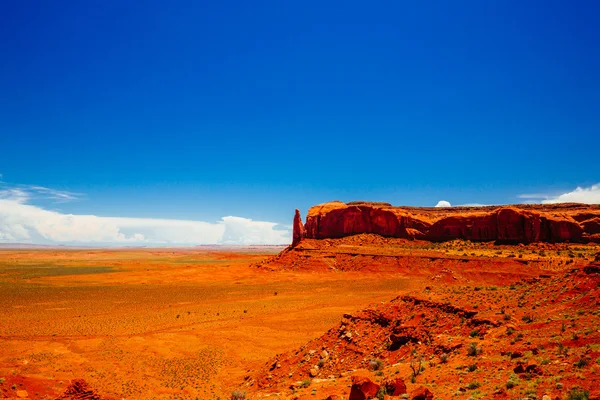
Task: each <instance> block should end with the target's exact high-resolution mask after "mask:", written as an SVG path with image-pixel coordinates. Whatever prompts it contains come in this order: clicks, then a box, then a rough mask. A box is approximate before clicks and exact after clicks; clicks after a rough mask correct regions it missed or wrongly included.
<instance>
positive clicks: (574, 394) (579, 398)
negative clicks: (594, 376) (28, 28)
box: [567, 388, 590, 400]
mask: <svg viewBox="0 0 600 400" xmlns="http://www.w3.org/2000/svg"><path fill="white" fill-rule="evenodd" d="M589 397H590V392H588V391H587V390H583V389H581V388H572V389H571V390H569V393H568V394H567V400H588V399H589Z"/></svg>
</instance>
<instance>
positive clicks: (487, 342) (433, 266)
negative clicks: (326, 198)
mask: <svg viewBox="0 0 600 400" xmlns="http://www.w3.org/2000/svg"><path fill="white" fill-rule="evenodd" d="M361 204H363V203H361ZM369 207H371V205H369ZM578 207H579V208H577V207H575V206H573V205H571V206H570V208H569V210H568V211H564V210H563V211H560V210H561V209H560V208H556V209H554V208H553V209H552V210H554V211H552V212H555V213H558V214H560V213H563V214H564V215H563V216H559V215H558V214H553V215H550V214H547V215H545V216H544V218H546V219H545V220H546V221H548V220H557V219H560V218H567V217H568V218H567V219H569V221H570V219H573V220H574V221H577V220H575V217H574V215H575V216H577V215H578V216H579V217H578V218H583V219H582V221H583V222H586V221H590V220H591V219H593V218H596V216H595V215H597V213H598V209H597V208H594V207H590V208H589V209H588V211H586V209H585V207H584V206H578ZM384 208H385V207H384ZM524 209H525V211H523V212H526V213H534V212H535V213H540V214H541V212H540V209H538V208H536V207H531V209H529V208H528V207H527V206H525V207H524ZM415 210H417V211H411V213H414V214H418V213H421V214H423V215H425V214H427V212H428V211H423V210H421V209H415ZM418 210H421V211H418ZM545 210H546V211H548V212H550V211H549V210H550V209H545ZM575 210H576V211H575ZM433 212H434V213H438V214H436V215H438V216H443V215H446V216H447V215H449V213H450V211H449V210H442V211H437V210H434V211H433ZM459 212H461V213H462V212H463V211H461V209H459ZM465 212H466V211H465ZM468 212H469V213H471V212H475V213H477V211H472V210H469V211H468ZM490 212H491V213H492V214H494V213H495V211H493V210H488V209H486V210H484V213H490ZM361 213H362V211H361ZM586 213H587V214H586ZM421 214H419V215H421ZM496 214H497V213H496ZM496 214H494V215H496ZM588 214H589V215H592V217H589V218H588V216H589V215H588ZM358 215H363V214H358ZM582 215H583V216H582ZM309 217H310V213H309ZM344 218H348V216H345V217H344ZM486 218H487V217H486ZM528 218H529V217H528ZM540 218H541V217H540ZM534 220H536V219H535V218H534ZM541 220H542V219H540V221H541ZM343 221H346V222H343ZM347 221H348V220H347V219H343V220H342V222H341V226H347V225H348V226H351V225H353V224H354V222H351V221H350V222H347ZM368 221H371V222H372V220H368ZM432 221H433V217H432V218H431V219H430V220H429V223H432ZM471 221H476V220H471ZM521 221H525V223H528V222H527V221H529V219H527V218H525V219H522V220H521ZM534 222H535V221H534ZM433 223H435V222H433ZM470 224H471V222H469V223H467V224H466V225H462V226H463V228H461V229H463V231H465V232H469V231H470V232H472V231H473V227H472V225H470ZM577 224H580V222H577ZM542 225H543V224H542ZM567 225H568V226H571V225H569V224H567ZM294 226H295V227H301V226H302V221H301V220H300V219H299V217H298V220H297V221H295V222H294ZM501 226H503V225H501ZM517 226H520V225H518V224H517ZM533 226H537V225H535V224H534V225H533ZM543 226H547V225H543ZM578 226H580V225H578ZM306 227H307V229H308V228H310V220H309V221H308V222H307V224H306ZM353 229H354V228H353ZM411 229H416V228H411ZM511 229H512V228H511ZM511 229H508V230H507V229H504V228H503V232H513V231H512V230H511ZM581 229H583V228H581ZM551 231H552V230H551ZM558 231H559V232H562V231H561V230H560V229H559V230H558ZM302 232H304V233H306V232H308V231H304V230H302ZM411 232H412V231H411ZM461 232H462V231H461ZM516 232H519V231H518V230H517V231H516ZM523 232H524V231H523ZM528 232H529V231H528ZM565 232H568V229H567V231H565ZM356 233H360V234H357V235H347V234H346V233H344V234H343V235H342V236H343V237H341V238H321V239H315V238H310V237H307V235H305V234H303V235H301V237H298V236H296V235H295V236H294V241H295V244H296V245H295V246H294V247H290V248H288V249H285V250H284V251H282V252H281V253H279V254H276V253H277V251H274V249H271V248H252V249H238V250H231V249H230V250H227V251H219V250H217V249H213V248H198V249H124V250H56V249H55V250H18V251H17V250H2V251H0V304H2V313H0V398H3V397H4V398H18V396H25V395H27V396H28V398H38V399H56V398H61V399H67V398H81V399H83V398H89V399H122V398H127V399H177V398H179V399H196V398H198V399H228V398H231V397H232V392H235V393H236V394H239V395H240V396H239V397H241V394H242V393H244V392H245V393H246V395H245V398H247V399H254V398H263V397H269V398H281V399H304V398H306V399H308V398H310V399H315V398H316V399H320V400H322V399H326V398H331V399H335V398H338V399H348V398H350V399H351V400H352V399H359V398H360V399H363V398H365V399H366V398H368V397H372V396H374V395H375V396H379V397H380V398H383V396H390V395H392V394H395V395H397V396H404V397H405V398H413V399H417V398H422V399H427V398H436V399H450V398H454V397H457V398H465V399H467V398H469V397H471V398H507V399H513V398H519V399H520V398H534V396H536V397H537V398H542V396H544V395H547V396H550V398H551V399H554V398H561V399H562V398H566V396H568V394H569V393H572V394H576V393H577V392H575V390H579V389H577V388H581V390H582V393H583V391H584V390H587V391H589V392H590V394H589V396H588V398H597V397H598V388H599V387H600V383H599V382H598V378H597V375H598V373H599V372H600V364H599V363H600V332H599V329H600V307H599V305H600V303H599V301H600V300H599V297H600V293H599V290H600V289H599V285H600V278H599V274H598V271H599V270H600V266H599V265H598V262H596V261H594V259H595V257H596V254H597V253H598V252H599V251H600V246H599V245H598V244H596V243H594V242H591V241H589V240H582V241H584V242H587V243H567V242H560V241H559V242H560V243H545V242H540V241H535V242H533V243H527V244H524V243H521V244H506V243H505V242H503V241H502V240H498V238H496V239H495V242H494V241H481V242H479V241H477V242H476V241H473V242H471V241H468V240H464V238H462V237H461V238H458V239H455V240H446V241H443V242H432V241H426V240H415V235H413V237H412V240H411V238H403V237H382V236H379V235H374V234H372V233H369V232H356ZM421 233H423V231H421ZM586 235H587V234H586V232H585V231H583V234H582V236H581V238H583V239H585V238H587V236H586ZM386 236H389V235H386ZM524 237H531V236H527V234H526V235H525V236H524ZM511 243H514V242H511ZM413 371H414V372H413ZM413 375H414V377H413ZM375 389H376V390H375ZM374 390H375V392H374ZM384 390H385V391H386V392H385V393H384ZM405 393H406V394H405ZM60 396H62V397H60ZM78 396H79V397H78ZM85 396H87V397H85ZM582 398H584V397H582Z"/></svg>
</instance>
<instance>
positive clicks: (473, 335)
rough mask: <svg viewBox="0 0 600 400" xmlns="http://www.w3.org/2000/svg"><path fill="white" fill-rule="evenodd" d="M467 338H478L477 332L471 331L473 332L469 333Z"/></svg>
mask: <svg viewBox="0 0 600 400" xmlns="http://www.w3.org/2000/svg"><path fill="white" fill-rule="evenodd" d="M469 336H470V337H477V336H479V331H477V330H473V331H471V333H469Z"/></svg>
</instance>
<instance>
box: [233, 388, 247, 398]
mask: <svg viewBox="0 0 600 400" xmlns="http://www.w3.org/2000/svg"><path fill="white" fill-rule="evenodd" d="M245 398H246V392H244V391H243V390H234V391H233V392H231V400H244V399H245Z"/></svg>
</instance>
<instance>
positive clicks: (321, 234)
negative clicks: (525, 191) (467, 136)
mask: <svg viewBox="0 0 600 400" xmlns="http://www.w3.org/2000/svg"><path fill="white" fill-rule="evenodd" d="M598 221H600V206H597V205H585V204H559V205H514V206H488V207H452V208H417V207H393V206H391V205H389V204H387V203H367V202H353V203H348V204H346V203H342V202H339V201H334V202H329V203H324V204H320V205H318V206H314V207H312V208H311V209H310V210H309V211H308V215H307V218H306V225H304V226H303V225H302V220H301V217H300V213H299V211H298V210H296V215H295V217H294V233H293V246H295V245H296V244H298V243H299V242H300V240H302V238H304V237H307V238H311V239H326V238H341V237H345V236H351V235H356V234H361V233H374V234H378V235H381V236H386V237H395V238H406V239H424V240H430V241H436V242H439V241H447V240H454V239H463V240H471V241H498V242H503V243H532V242H550V243H559V242H587V241H589V240H594V235H596V234H598V232H599V226H600V225H599V222H598Z"/></svg>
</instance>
